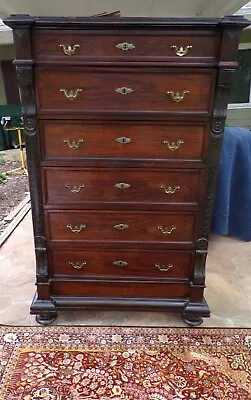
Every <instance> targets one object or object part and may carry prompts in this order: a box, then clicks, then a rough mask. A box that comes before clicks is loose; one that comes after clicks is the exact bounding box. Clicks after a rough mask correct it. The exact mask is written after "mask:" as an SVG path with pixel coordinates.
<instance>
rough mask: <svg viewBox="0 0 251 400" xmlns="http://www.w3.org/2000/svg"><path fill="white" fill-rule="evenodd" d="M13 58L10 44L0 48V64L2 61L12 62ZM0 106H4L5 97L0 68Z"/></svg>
mask: <svg viewBox="0 0 251 400" xmlns="http://www.w3.org/2000/svg"><path fill="white" fill-rule="evenodd" d="M13 58H14V50H13V46H12V45H11V44H9V45H2V46H0V62H1V61H2V60H12V59H13ZM1 104H6V97H5V89H4V83H3V74H2V69H1V68H0V105H1Z"/></svg>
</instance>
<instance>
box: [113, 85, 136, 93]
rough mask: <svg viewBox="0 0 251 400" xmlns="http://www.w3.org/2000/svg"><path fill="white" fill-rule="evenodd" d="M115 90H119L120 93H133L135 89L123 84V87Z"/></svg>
mask: <svg viewBox="0 0 251 400" xmlns="http://www.w3.org/2000/svg"><path fill="white" fill-rule="evenodd" d="M115 92H117V93H119V94H131V93H133V90H132V89H131V88H128V87H125V86H123V87H120V88H117V89H115Z"/></svg>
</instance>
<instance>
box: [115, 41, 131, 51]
mask: <svg viewBox="0 0 251 400" xmlns="http://www.w3.org/2000/svg"><path fill="white" fill-rule="evenodd" d="M116 47H117V49H120V50H123V51H128V50H134V49H135V46H134V44H132V43H128V42H122V43H118V44H116Z"/></svg>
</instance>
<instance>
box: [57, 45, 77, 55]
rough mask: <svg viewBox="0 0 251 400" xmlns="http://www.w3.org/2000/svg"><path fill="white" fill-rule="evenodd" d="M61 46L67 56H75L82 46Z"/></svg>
mask: <svg viewBox="0 0 251 400" xmlns="http://www.w3.org/2000/svg"><path fill="white" fill-rule="evenodd" d="M59 47H61V48H62V50H63V52H64V53H65V54H66V55H67V56H73V54H75V53H76V50H77V49H78V48H79V47H80V46H79V44H74V45H73V46H66V45H65V44H60V45H59Z"/></svg>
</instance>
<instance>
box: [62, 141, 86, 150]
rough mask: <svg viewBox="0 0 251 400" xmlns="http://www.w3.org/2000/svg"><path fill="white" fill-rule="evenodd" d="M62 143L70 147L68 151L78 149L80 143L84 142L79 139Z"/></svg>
mask: <svg viewBox="0 0 251 400" xmlns="http://www.w3.org/2000/svg"><path fill="white" fill-rule="evenodd" d="M64 143H65V144H67V145H68V146H69V147H70V149H73V150H76V149H79V147H80V145H81V144H82V143H84V140H83V139H79V140H69V139H65V140H64Z"/></svg>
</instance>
